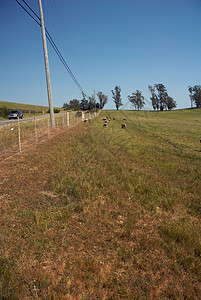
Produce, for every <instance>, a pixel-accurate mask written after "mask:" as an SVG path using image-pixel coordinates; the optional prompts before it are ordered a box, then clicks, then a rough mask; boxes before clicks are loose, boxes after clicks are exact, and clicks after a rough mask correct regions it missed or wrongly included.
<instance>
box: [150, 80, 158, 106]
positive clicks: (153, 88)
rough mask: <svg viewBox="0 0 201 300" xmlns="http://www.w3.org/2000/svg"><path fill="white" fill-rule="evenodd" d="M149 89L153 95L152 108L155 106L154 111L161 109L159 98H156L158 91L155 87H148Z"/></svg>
mask: <svg viewBox="0 0 201 300" xmlns="http://www.w3.org/2000/svg"><path fill="white" fill-rule="evenodd" d="M148 88H149V91H150V93H151V97H150V99H151V103H152V106H153V109H154V110H156V109H157V110H158V109H159V101H158V97H157V96H156V90H155V87H154V86H153V87H152V86H151V85H148Z"/></svg>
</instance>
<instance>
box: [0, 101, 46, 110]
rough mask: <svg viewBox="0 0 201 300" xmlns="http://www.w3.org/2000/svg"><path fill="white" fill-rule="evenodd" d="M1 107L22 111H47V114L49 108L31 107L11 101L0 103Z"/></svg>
mask: <svg viewBox="0 0 201 300" xmlns="http://www.w3.org/2000/svg"><path fill="white" fill-rule="evenodd" d="M0 107H7V108H10V109H20V110H22V111H23V110H34V111H35V112H41V111H43V110H44V111H45V112H47V111H48V109H49V107H48V106H40V105H31V104H23V103H15V102H9V101H0Z"/></svg>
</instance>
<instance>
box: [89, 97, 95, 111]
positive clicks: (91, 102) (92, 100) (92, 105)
mask: <svg viewBox="0 0 201 300" xmlns="http://www.w3.org/2000/svg"><path fill="white" fill-rule="evenodd" d="M95 107H96V100H95V97H94V95H91V97H89V108H88V109H89V110H93V109H95Z"/></svg>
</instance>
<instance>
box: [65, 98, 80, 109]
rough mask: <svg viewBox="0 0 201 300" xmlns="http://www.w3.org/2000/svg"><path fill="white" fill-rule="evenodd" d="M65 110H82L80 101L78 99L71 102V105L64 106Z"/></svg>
mask: <svg viewBox="0 0 201 300" xmlns="http://www.w3.org/2000/svg"><path fill="white" fill-rule="evenodd" d="M63 108H65V109H74V110H79V109H80V101H79V100H77V99H73V100H70V102H69V104H68V103H64V104H63Z"/></svg>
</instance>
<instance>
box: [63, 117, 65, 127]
mask: <svg viewBox="0 0 201 300" xmlns="http://www.w3.org/2000/svg"><path fill="white" fill-rule="evenodd" d="M64 126H65V120H64V116H63V128H64Z"/></svg>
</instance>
